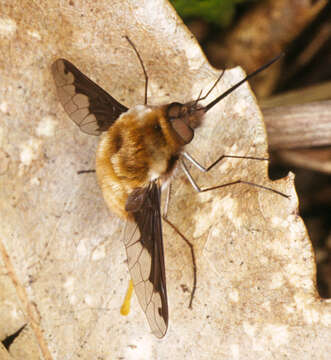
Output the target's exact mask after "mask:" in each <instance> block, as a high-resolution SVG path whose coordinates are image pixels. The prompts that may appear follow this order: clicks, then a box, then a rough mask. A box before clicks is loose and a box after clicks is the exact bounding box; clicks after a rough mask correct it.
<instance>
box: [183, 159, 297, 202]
mask: <svg viewBox="0 0 331 360" xmlns="http://www.w3.org/2000/svg"><path fill="white" fill-rule="evenodd" d="M231 157H232V156H231ZM233 157H235V156H233ZM236 157H238V156H236ZM186 158H187V157H186ZM222 158H224V155H223V157H222ZM192 159H193V158H192ZM256 159H257V158H254V160H256ZM193 160H194V159H193ZM259 160H262V159H259ZM194 161H195V162H192V163H193V164H194V165H195V166H196V167H197V168H198V169H200V170H201V171H204V172H207V171H209V170H210V169H211V167H213V166H214V165H215V164H216V163H217V162H218V161H220V160H219V159H218V160H216V162H215V163H213V164H212V165H211V167H209V168H204V167H203V166H201V165H200V164H199V163H198V162H196V160H194ZM180 164H181V166H182V169H183V171H184V174H185V175H186V177H187V178H188V180H189V182H190V183H191V185H192V186H193V188H194V189H195V190H196V191H197V192H207V191H211V190H216V189H220V188H222V187H226V186H230V185H235V184H246V185H249V186H254V187H258V188H260V189H264V190H269V191H272V192H274V193H275V194H278V195H281V196H283V197H285V198H287V199H289V198H290V196H289V195H286V194H284V193H282V192H280V191H278V190H275V189H272V188H269V187H267V186H263V185H259V184H255V183H252V182H250V181H245V180H241V179H239V180H235V181H232V182H229V183H226V184H222V185H217V186H212V187H209V188H205V189H201V188H200V186H199V185H198V184H197V183H196V181H195V180H194V179H193V177H192V175H191V173H190V172H189V170H188V168H187V166H186V164H185V163H184V161H183V160H182V159H181V161H180Z"/></svg>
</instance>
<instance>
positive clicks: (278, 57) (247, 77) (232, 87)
mask: <svg viewBox="0 0 331 360" xmlns="http://www.w3.org/2000/svg"><path fill="white" fill-rule="evenodd" d="M282 56H284V53H281V54H279V55H278V56H276V57H275V58H273V59H272V60H270V61H269V62H267V63H266V64H264V65H262V66H261V67H259V68H258V69H257V70H255V71H253V72H252V73H250V74H248V75H247V76H246V77H245V78H244V79H242V80H240V81H239V82H237V83H236V84H235V85H233V86H231V87H230V89H228V90H226V91H225V92H224V93H223V94H221V95H220V96H218V97H217V98H216V99H214V100H213V101H211V102H210V103H209V104H208V105H206V106H204V107H203V110H204V111H205V112H207V111H208V110H210V109H211V108H212V107H213V106H214V105H216V104H217V103H218V102H219V101H221V100H222V99H224V98H225V97H226V96H228V95H229V94H230V93H232V91H234V90H236V89H237V88H238V87H239V86H240V85H242V84H243V83H244V82H246V81H247V80H249V79H251V78H252V77H253V76H255V75H257V74H258V73H260V72H261V71H263V70H265V69H266V68H268V67H269V66H270V65H272V64H273V63H274V62H276V61H277V60H279V59H280V58H281V57H282ZM222 75H223V74H222Z"/></svg>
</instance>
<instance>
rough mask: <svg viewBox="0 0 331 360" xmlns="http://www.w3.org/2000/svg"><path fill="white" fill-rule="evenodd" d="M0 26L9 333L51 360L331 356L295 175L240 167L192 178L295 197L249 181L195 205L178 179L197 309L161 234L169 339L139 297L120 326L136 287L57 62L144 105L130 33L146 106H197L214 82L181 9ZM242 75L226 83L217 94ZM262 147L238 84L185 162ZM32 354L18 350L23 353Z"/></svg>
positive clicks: (28, 19) (225, 165) (53, 5)
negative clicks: (60, 84) (61, 97)
mask: <svg viewBox="0 0 331 360" xmlns="http://www.w3.org/2000/svg"><path fill="white" fill-rule="evenodd" d="M27 7H29V11H26V9H27ZM0 14H1V16H0V25H1V26H0V40H1V58H2V62H1V68H0V71H1V73H0V74H1V86H0V91H1V97H0V99H1V100H0V112H1V123H0V134H1V142H0V144H1V151H2V152H3V154H5V156H2V157H1V159H5V161H6V164H5V165H4V166H1V167H0V168H1V169H4V171H3V172H2V176H1V178H0V181H1V193H0V196H1V201H0V206H1V210H0V211H1V230H0V231H1V235H0V240H1V242H0V245H1V248H0V250H1V254H2V261H3V266H2V274H3V276H2V280H1V281H3V279H5V281H8V278H10V279H11V280H12V281H13V284H14V286H15V290H16V294H17V298H14V297H13V296H11V297H8V299H2V302H1V304H0V311H1V313H2V314H3V313H4V312H7V313H8V306H9V308H11V309H12V310H11V311H10V314H11V317H10V318H8V320H7V321H6V322H5V323H4V322H1V324H0V331H1V334H4V335H6V336H7V335H8V333H9V331H8V330H6V329H11V331H14V330H17V329H18V328H19V327H20V326H22V324H24V323H25V322H26V323H27V324H28V325H27V329H30V330H32V331H31V332H33V333H34V336H35V340H36V341H37V343H38V344H39V347H40V350H41V354H42V355H40V357H41V358H44V359H71V360H74V359H101V358H103V359H105V358H107V359H117V358H122V359H185V358H190V359H222V358H224V359H232V358H233V359H237V358H254V359H255V358H260V359H268V358H273V359H277V358H279V359H280V358H284V357H288V358H293V357H296V358H300V359H305V358H306V359H308V358H313V357H315V358H318V359H327V358H328V355H327V354H328V353H330V343H331V341H330V340H331V339H330V338H331V331H330V323H331V315H330V303H329V302H328V301H322V300H321V299H320V298H319V297H318V295H317V292H316V288H315V264H314V257H313V253H312V248H311V244H310V242H309V239H308V237H307V233H306V229H305V227H304V225H303V223H302V220H301V219H300V217H299V216H298V215H297V198H296V194H295V190H294V188H293V177H292V176H290V177H288V178H286V179H283V180H281V181H278V182H273V183H272V182H271V181H269V180H268V178H267V163H266V162H260V161H251V160H234V159H232V160H226V161H223V162H222V163H221V164H220V165H219V166H217V167H216V168H215V169H213V170H212V171H211V173H210V174H207V175H206V174H199V173H198V172H196V171H195V169H192V173H193V174H194V176H195V177H196V178H197V180H198V182H199V184H201V185H203V186H211V185H214V184H220V183H226V182H228V181H232V180H235V179H238V178H241V179H247V180H249V181H253V182H256V183H258V184H264V185H267V186H271V187H273V188H276V189H278V190H280V191H282V192H284V193H286V194H288V195H291V199H290V200H288V199H285V198H283V197H281V196H279V195H277V194H274V193H272V192H270V191H263V190H260V189H256V188H252V187H248V186H245V185H236V186H233V187H228V188H224V189H222V190H219V191H215V192H209V193H205V194H196V193H195V192H194V190H193V189H192V187H191V186H190V185H189V184H188V182H187V180H186V179H185V178H184V176H183V174H182V173H181V172H180V171H178V172H177V174H176V177H175V179H174V183H173V192H172V199H171V204H170V209H169V218H170V219H171V220H172V221H173V222H174V223H175V224H176V225H178V227H179V228H180V230H181V231H182V232H183V233H184V234H185V235H186V236H187V237H188V238H189V239H190V240H191V241H192V242H193V243H194V246H195V249H196V258H197V266H198V287H197V292H196V297H195V300H194V303H193V309H192V310H190V309H188V307H187V306H188V302H189V292H185V291H183V290H185V289H186V287H187V288H189V289H190V288H191V284H192V264H191V258H190V253H189V249H188V248H187V247H186V245H185V244H184V243H183V242H182V240H181V239H179V238H178V237H177V236H176V235H175V234H174V233H173V232H172V231H171V230H170V229H169V228H168V227H167V225H166V224H164V231H165V256H166V269H167V282H168V296H169V306H170V328H169V330H168V334H167V336H166V337H165V338H164V339H163V340H161V341H160V340H158V339H156V338H155V337H154V336H153V335H151V334H150V332H149V328H148V326H147V322H146V320H145V317H144V315H143V313H142V311H141V309H140V307H139V306H138V303H137V301H136V299H135V298H134V299H133V304H132V310H131V313H130V314H129V316H128V317H123V316H121V315H120V307H121V302H122V300H123V298H124V293H125V291H126V287H127V281H128V279H129V277H128V270H127V266H126V263H125V252H124V246H123V244H122V243H121V241H120V240H119V237H120V233H121V228H122V223H121V221H120V220H118V219H117V218H115V217H114V216H113V215H112V214H110V213H109V212H108V210H107V209H106V206H105V204H104V201H103V199H102V195H101V191H100V190H99V189H98V187H97V183H96V179H95V177H94V175H93V174H92V175H77V170H82V169H87V168H93V166H94V156H95V155H94V151H95V148H96V144H97V141H98V139H97V138H94V137H91V136H87V135H84V134H82V133H80V132H79V129H78V128H76V127H74V125H73V124H72V122H71V121H70V120H69V119H68V117H67V116H66V114H65V113H64V112H63V110H62V108H61V106H60V105H59V102H58V100H57V98H56V91H55V86H54V83H53V80H52V78H51V73H50V65H51V63H52V62H53V61H54V60H55V59H56V58H58V57H64V58H67V59H68V60H70V61H72V62H73V63H74V64H76V65H77V66H78V67H79V68H80V69H81V70H82V71H83V72H84V73H86V74H87V75H88V76H90V77H91V78H92V79H93V80H95V81H97V82H98V83H99V84H100V85H101V86H102V87H103V88H105V89H106V90H107V91H108V92H109V93H111V94H112V96H114V97H115V98H116V99H117V100H119V101H121V102H123V103H124V104H125V105H127V106H132V105H134V104H137V103H141V102H142V101H143V93H144V78H143V75H142V71H141V68H140V66H139V63H138V61H137V58H136V56H135V54H134V52H133V51H132V49H131V48H130V46H129V45H128V44H127V42H126V41H125V39H123V36H124V35H128V36H129V37H130V38H131V39H132V40H133V41H134V43H135V44H136V47H137V48H138V49H139V52H140V54H141V57H142V58H143V59H144V62H145V66H146V68H147V71H148V74H149V79H150V86H149V103H150V104H159V103H164V102H169V101H174V100H177V101H187V100H189V99H192V98H195V97H196V96H197V95H198V94H199V92H200V90H201V89H208V87H209V86H210V85H211V84H212V83H213V82H214V80H215V79H216V78H217V76H218V72H217V71H216V70H214V69H213V68H211V66H210V65H209V64H208V63H207V62H206V59H205V57H204V55H203V54H202V53H201V50H200V48H199V47H198V45H197V43H196V42H195V41H194V40H193V39H192V37H191V35H190V33H188V31H187V30H186V28H185V27H184V25H183V24H182V22H181V21H180V20H179V19H178V17H177V16H176V14H175V13H174V11H173V9H172V8H171V7H170V6H169V5H168V4H167V3H166V2H164V1H162V0H158V1H142V0H139V1H138V0H137V1H135V2H132V1H114V2H109V1H101V0H100V1H98V2H83V1H81V2H80V1H68V2H63V1H61V2H60V1H54V0H52V1H48V2H42V3H41V4H38V5H37V3H34V2H27V1H22V2H20V4H19V5H18V4H16V5H15V4H9V5H7V6H5V5H4V4H2V5H1V11H0ZM243 76H244V74H243V72H242V71H241V70H240V69H234V70H231V71H227V72H226V74H225V76H224V78H223V80H222V83H221V84H220V85H219V86H218V87H217V89H216V90H215V91H214V92H213V93H212V95H211V96H210V97H212V98H213V97H214V96H216V95H217V94H219V93H220V92H222V91H224V90H225V89H227V88H228V87H229V86H230V85H231V84H233V83H235V82H236V81H238V80H239V79H241V78H242V77H243ZM266 149H267V144H266V139H265V129H264V125H263V122H262V119H261V114H260V111H259V109H258V107H257V105H256V103H255V99H254V97H253V96H252V94H251V93H250V90H249V88H248V86H247V85H244V86H242V87H241V88H240V89H238V90H237V91H235V92H234V93H233V94H232V95H230V96H229V97H227V98H226V99H225V100H224V101H223V102H222V104H219V106H217V107H215V108H214V109H213V110H211V111H210V113H209V114H208V116H207V118H206V122H205V124H204V126H203V127H202V128H201V129H199V130H198V131H197V133H196V139H195V140H194V142H193V143H192V146H191V149H190V152H191V154H192V155H193V156H195V157H196V158H197V159H199V160H200V161H201V162H202V163H204V164H207V163H209V162H210V161H212V160H213V159H215V158H217V157H218V156H219V155H220V154H222V153H226V154H236V155H253V156H254V155H255V156H265V155H266ZM8 159H9V160H8ZM17 299H19V301H20V306H18V305H17ZM8 302H10V305H8ZM6 306H7V307H6ZM21 311H22V313H23V314H24V317H22V316H19V315H17V314H20V312H21ZM18 317H19V318H20V321H17V318H18ZM1 318H2V319H3V315H1ZM16 323H17V328H15V326H13V325H12V324H16ZM14 328H15V329H14ZM31 332H30V333H31ZM211 342H212V344H213V345H212V346H211ZM21 343H22V342H21ZM31 343H33V342H26V343H23V344H22V347H24V346H26V347H28V349H26V352H25V353H27V352H28V351H29V347H30V346H33V345H31ZM10 349H11V348H9V350H10ZM1 351H2V350H1ZM22 351H23V350H22ZM10 353H11V354H12V355H13V353H12V352H11V351H10ZM31 353H33V349H32V350H31ZM13 356H14V355H13ZM15 358H18V357H15ZM36 358H38V356H37V355H36V356H33V357H31V358H30V359H36Z"/></svg>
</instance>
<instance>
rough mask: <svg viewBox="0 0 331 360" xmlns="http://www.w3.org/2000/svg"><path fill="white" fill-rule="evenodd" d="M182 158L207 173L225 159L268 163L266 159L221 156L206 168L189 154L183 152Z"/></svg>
mask: <svg viewBox="0 0 331 360" xmlns="http://www.w3.org/2000/svg"><path fill="white" fill-rule="evenodd" d="M183 156H184V157H185V158H186V159H187V160H189V161H190V162H191V163H192V164H193V165H194V166H196V167H197V168H198V169H199V170H200V171H202V172H208V171H209V170H211V169H212V168H213V167H214V166H215V165H217V164H218V163H219V162H220V161H221V160H223V159H225V158H232V159H247V160H261V161H269V159H268V158H260V157H254V156H240V155H221V156H220V157H219V158H218V159H217V160H216V161H214V162H213V163H212V164H211V165H209V166H208V167H204V166H202V165H201V164H200V163H199V162H198V161H197V160H195V159H194V158H193V157H192V156H191V155H190V154H189V153H187V152H183Z"/></svg>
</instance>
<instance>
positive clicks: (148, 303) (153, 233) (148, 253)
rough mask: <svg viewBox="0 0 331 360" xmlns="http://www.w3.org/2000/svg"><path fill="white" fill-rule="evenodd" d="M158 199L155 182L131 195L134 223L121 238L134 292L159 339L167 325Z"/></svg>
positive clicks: (159, 195) (159, 198)
mask: <svg viewBox="0 0 331 360" xmlns="http://www.w3.org/2000/svg"><path fill="white" fill-rule="evenodd" d="M160 200H161V192H160V188H159V185H157V184H156V183H155V182H152V183H150V185H149V186H148V187H147V188H137V189H135V190H134V191H133V192H132V193H131V194H130V196H129V198H128V200H127V203H126V210H127V211H129V212H130V213H131V214H132V216H133V218H134V221H135V223H136V226H131V231H130V232H127V233H126V234H125V239H124V243H125V247H126V253H127V258H128V266H129V270H130V275H131V279H132V281H133V285H134V289H135V293H136V295H137V297H138V300H139V303H140V305H141V307H142V309H143V310H144V312H145V314H146V317H147V320H148V322H149V325H150V328H151V330H152V332H153V334H154V335H155V336H157V337H158V338H162V337H163V336H164V335H165V333H166V332H167V328H168V300H167V288H166V277H165V266H164V253H163V240H162V226H161V213H160ZM131 225H132V223H131Z"/></svg>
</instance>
